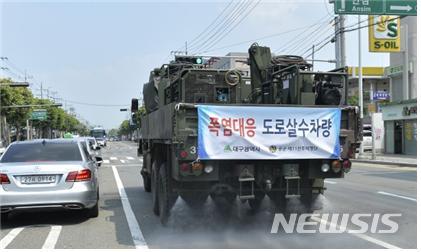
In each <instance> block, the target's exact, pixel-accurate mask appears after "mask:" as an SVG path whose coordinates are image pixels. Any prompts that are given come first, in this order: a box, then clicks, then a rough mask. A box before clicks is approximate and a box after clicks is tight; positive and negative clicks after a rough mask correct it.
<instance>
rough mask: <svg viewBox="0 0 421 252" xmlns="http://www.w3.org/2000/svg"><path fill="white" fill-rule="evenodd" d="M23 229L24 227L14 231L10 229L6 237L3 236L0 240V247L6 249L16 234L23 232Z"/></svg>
mask: <svg viewBox="0 0 421 252" xmlns="http://www.w3.org/2000/svg"><path fill="white" fill-rule="evenodd" d="M23 229H24V228H23V227H21V228H14V229H12V231H10V232H9V233H8V234H7V235H6V236H5V237H3V239H1V240H0V249H5V248H6V247H7V245H9V244H10V243H11V242H12V241H13V239H15V238H16V236H18V234H19V233H20V232H22V230H23Z"/></svg>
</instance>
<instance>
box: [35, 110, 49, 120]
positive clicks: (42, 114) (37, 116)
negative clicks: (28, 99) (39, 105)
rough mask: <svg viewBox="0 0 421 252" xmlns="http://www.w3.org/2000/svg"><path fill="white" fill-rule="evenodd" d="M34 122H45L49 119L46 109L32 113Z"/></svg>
mask: <svg viewBox="0 0 421 252" xmlns="http://www.w3.org/2000/svg"><path fill="white" fill-rule="evenodd" d="M31 119H32V120H38V121H44V120H46V119H47V110H45V109H37V110H34V111H32V114H31Z"/></svg>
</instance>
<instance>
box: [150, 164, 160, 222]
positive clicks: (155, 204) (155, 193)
mask: <svg viewBox="0 0 421 252" xmlns="http://www.w3.org/2000/svg"><path fill="white" fill-rule="evenodd" d="M157 172H158V163H157V162H156V161H154V162H153V164H152V174H151V191H152V211H153V213H154V214H155V215H156V216H159V203H158V182H159V181H158V176H157V174H156V173H157Z"/></svg>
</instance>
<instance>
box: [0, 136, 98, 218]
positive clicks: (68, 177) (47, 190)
mask: <svg viewBox="0 0 421 252" xmlns="http://www.w3.org/2000/svg"><path fill="white" fill-rule="evenodd" d="M101 162H102V159H101V158H100V157H96V160H94V157H92V156H91V155H90V154H89V152H88V150H87V146H86V144H84V143H83V142H81V141H78V140H76V139H54V140H31V141H24V142H15V143H12V144H11V145H10V146H9V147H8V148H7V149H6V151H5V153H4V154H3V156H2V157H1V159H0V179H1V186H0V206H1V215H2V218H7V216H8V213H10V212H11V211H14V210H19V209H22V210H24V209H33V208H65V209H84V211H85V212H86V214H87V215H88V216H89V217H97V216H98V210H99V208H98V200H99V188H98V166H100V165H101Z"/></svg>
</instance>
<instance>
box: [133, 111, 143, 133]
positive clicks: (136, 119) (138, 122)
mask: <svg viewBox="0 0 421 252" xmlns="http://www.w3.org/2000/svg"><path fill="white" fill-rule="evenodd" d="M144 114H146V109H145V106H142V107H140V108H139V110H138V111H136V113H135V114H134V116H133V119H134V123H135V124H136V128H140V127H141V116H142V115H144Z"/></svg>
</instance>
